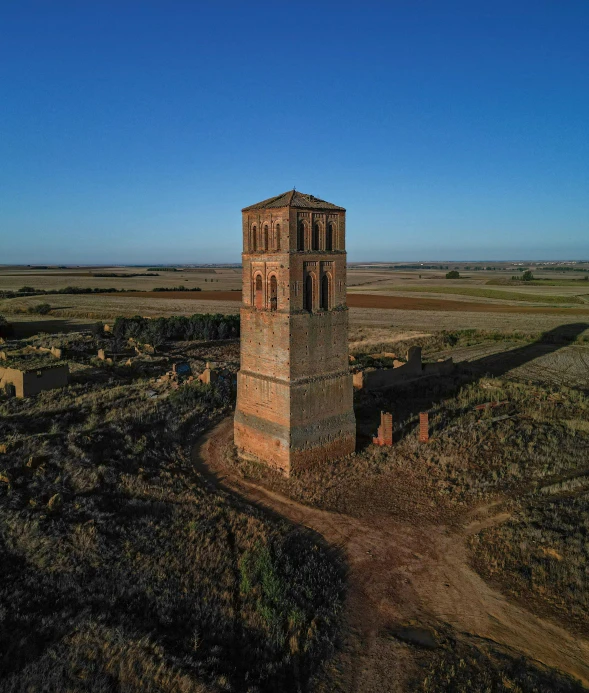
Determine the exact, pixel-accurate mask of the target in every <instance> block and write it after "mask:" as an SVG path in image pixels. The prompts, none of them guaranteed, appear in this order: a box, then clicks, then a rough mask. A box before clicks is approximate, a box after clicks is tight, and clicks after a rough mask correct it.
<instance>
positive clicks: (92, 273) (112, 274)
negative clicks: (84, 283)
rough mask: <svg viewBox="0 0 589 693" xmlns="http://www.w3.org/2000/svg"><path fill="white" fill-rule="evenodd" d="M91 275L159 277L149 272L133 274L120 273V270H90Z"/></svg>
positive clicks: (122, 277)
mask: <svg viewBox="0 0 589 693" xmlns="http://www.w3.org/2000/svg"><path fill="white" fill-rule="evenodd" d="M90 276H91V277H118V278H119V279H131V278H132V277H159V274H152V273H150V272H136V273H135V274H122V273H121V272H91V273H90Z"/></svg>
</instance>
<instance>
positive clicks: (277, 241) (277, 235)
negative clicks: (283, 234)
mask: <svg viewBox="0 0 589 693" xmlns="http://www.w3.org/2000/svg"><path fill="white" fill-rule="evenodd" d="M274 248H275V249H276V250H280V224H276V233H275V234H274Z"/></svg>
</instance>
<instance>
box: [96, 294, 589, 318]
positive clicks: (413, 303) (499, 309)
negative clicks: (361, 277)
mask: <svg viewBox="0 0 589 693" xmlns="http://www.w3.org/2000/svg"><path fill="white" fill-rule="evenodd" d="M103 295H106V296H122V297H124V298H142V297H143V298H168V299H174V300H177V299H187V300H192V301H241V291H133V292H129V293H120V294H103ZM347 301H348V306H349V307H350V308H388V309H395V310H430V311H431V310H433V311H462V312H464V311H466V312H470V313H526V314H530V313H545V314H550V315H574V314H582V315H589V309H587V308H576V307H575V308H554V307H552V306H549V307H546V308H544V307H542V306H512V305H507V304H506V305H502V304H499V303H474V302H470V301H447V300H445V299H441V298H420V297H414V296H380V295H378V294H348V297H347Z"/></svg>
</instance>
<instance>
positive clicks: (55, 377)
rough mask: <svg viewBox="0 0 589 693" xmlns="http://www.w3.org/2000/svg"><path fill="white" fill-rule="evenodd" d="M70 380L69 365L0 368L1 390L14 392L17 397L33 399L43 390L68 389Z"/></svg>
mask: <svg viewBox="0 0 589 693" xmlns="http://www.w3.org/2000/svg"><path fill="white" fill-rule="evenodd" d="M68 378H69V368H68V366H67V364H55V365H53V364H52V365H47V366H39V365H31V366H30V367H29V366H26V365H20V366H19V367H6V368H3V367H0V390H4V391H7V390H12V392H13V393H14V394H15V395H16V397H31V396H33V395H37V394H39V392H42V391H43V390H54V389H56V388H58V387H66V386H67V384H68Z"/></svg>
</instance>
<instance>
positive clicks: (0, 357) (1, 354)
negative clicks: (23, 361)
mask: <svg viewBox="0 0 589 693" xmlns="http://www.w3.org/2000/svg"><path fill="white" fill-rule="evenodd" d="M35 353H36V354H51V356H53V357H55V358H56V359H61V358H62V357H63V349H60V348H59V347H56V346H52V347H50V348H49V347H39V346H32V345H28V346H26V347H24V348H23V349H16V350H15V351H12V352H9V351H6V350H3V351H0V361H8V359H9V358H10V357H14V356H23V355H27V354H35Z"/></svg>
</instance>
